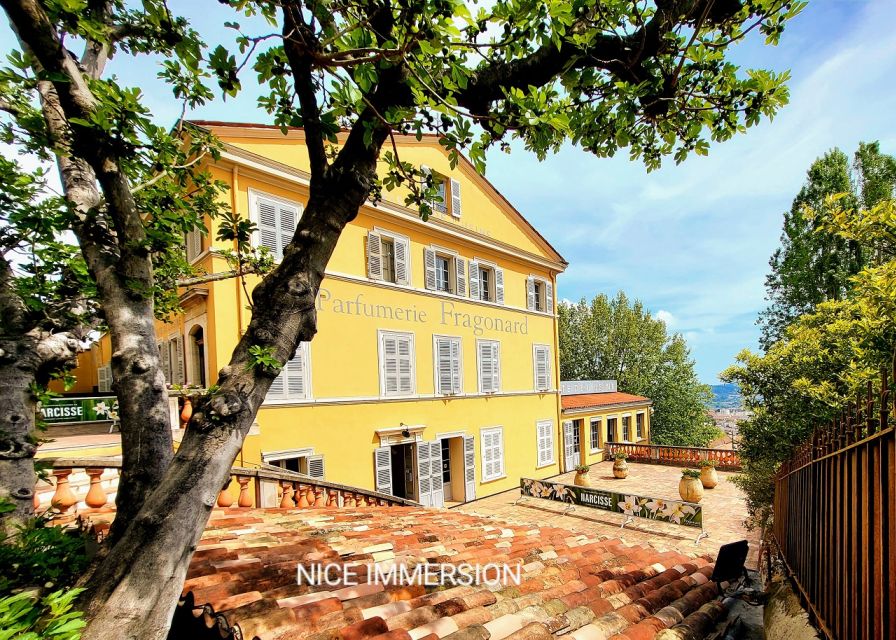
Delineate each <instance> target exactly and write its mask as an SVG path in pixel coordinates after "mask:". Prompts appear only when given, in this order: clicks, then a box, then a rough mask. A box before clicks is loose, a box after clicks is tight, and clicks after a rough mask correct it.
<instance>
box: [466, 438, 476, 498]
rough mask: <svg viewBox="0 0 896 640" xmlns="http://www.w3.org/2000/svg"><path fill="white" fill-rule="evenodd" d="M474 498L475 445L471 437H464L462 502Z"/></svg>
mask: <svg viewBox="0 0 896 640" xmlns="http://www.w3.org/2000/svg"><path fill="white" fill-rule="evenodd" d="M475 498H476V444H475V438H474V437H473V436H464V500H466V501H467V502H469V501H470V500H474V499H475Z"/></svg>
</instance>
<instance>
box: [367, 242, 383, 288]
mask: <svg viewBox="0 0 896 640" xmlns="http://www.w3.org/2000/svg"><path fill="white" fill-rule="evenodd" d="M367 276H368V277H369V278H373V279H374V280H382V279H383V245H382V237H381V236H380V234H378V233H376V232H375V231H370V232H368V234H367Z"/></svg>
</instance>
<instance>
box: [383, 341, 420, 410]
mask: <svg viewBox="0 0 896 640" xmlns="http://www.w3.org/2000/svg"><path fill="white" fill-rule="evenodd" d="M414 369H415V368H414V334H412V333H393V332H391V331H381V332H380V392H381V394H382V395H384V396H407V395H413V394H414V393H415V387H416V384H415V378H416V374H415V371H414Z"/></svg>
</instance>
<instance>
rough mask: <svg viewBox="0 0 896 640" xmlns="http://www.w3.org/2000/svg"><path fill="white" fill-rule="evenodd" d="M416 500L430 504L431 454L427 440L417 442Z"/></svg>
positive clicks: (425, 505)
mask: <svg viewBox="0 0 896 640" xmlns="http://www.w3.org/2000/svg"><path fill="white" fill-rule="evenodd" d="M416 449H417V501H418V502H419V503H420V504H422V505H423V506H424V507H428V506H431V505H432V454H431V449H430V446H429V443H428V442H418V443H417V447H416Z"/></svg>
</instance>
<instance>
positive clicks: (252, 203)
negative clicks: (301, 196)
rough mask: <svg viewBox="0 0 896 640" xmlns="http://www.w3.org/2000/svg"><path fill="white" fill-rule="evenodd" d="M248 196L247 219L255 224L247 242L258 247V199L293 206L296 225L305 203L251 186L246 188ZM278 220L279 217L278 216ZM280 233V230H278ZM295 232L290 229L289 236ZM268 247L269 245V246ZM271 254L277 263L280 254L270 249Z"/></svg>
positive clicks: (259, 245) (259, 243)
mask: <svg viewBox="0 0 896 640" xmlns="http://www.w3.org/2000/svg"><path fill="white" fill-rule="evenodd" d="M248 198H249V220H250V221H251V222H253V223H254V224H255V231H253V232H252V236H251V238H250V240H249V243H250V244H251V245H252V246H253V247H255V248H259V247H261V246H262V244H261V229H260V226H261V224H260V220H259V219H258V199H259V198H264V199H266V200H273V201H274V202H278V203H280V204H283V205H286V206H289V207H295V208H296V227H298V226H299V222H301V220H302V215H303V214H304V213H305V204H304V203H302V202H300V201H298V200H290V199H289V198H283V197H281V196H277V195H274V194H272V193H268V192H266V191H261V190H260V189H255V188H253V187H249V189H248ZM278 222H279V217H278ZM280 232H281V233H282V230H280ZM294 233H295V229H293V230H292V232H291V233H290V236H292V234H294ZM269 249H270V247H269ZM270 251H271V255H272V256H273V257H274V262H275V263H279V262H280V261H281V260H282V259H283V256H282V252H281V255H279V256H278V255H277V252H276V251H274V250H273V249H270Z"/></svg>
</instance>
